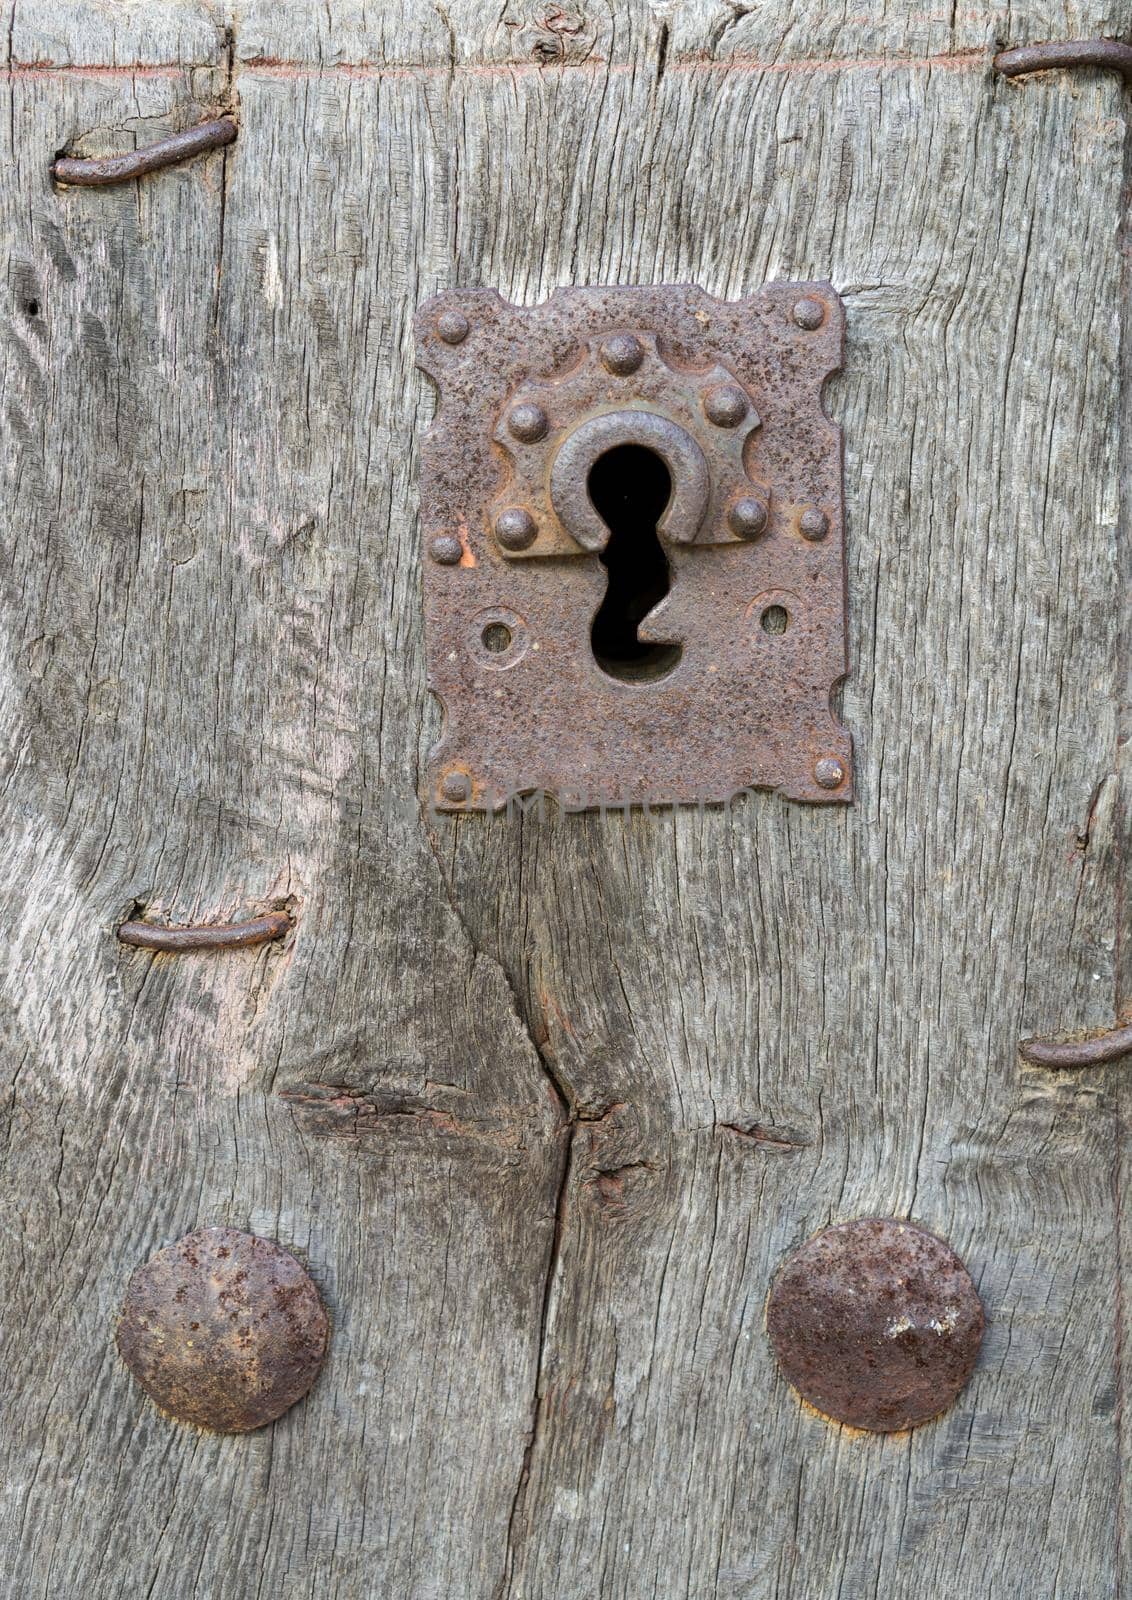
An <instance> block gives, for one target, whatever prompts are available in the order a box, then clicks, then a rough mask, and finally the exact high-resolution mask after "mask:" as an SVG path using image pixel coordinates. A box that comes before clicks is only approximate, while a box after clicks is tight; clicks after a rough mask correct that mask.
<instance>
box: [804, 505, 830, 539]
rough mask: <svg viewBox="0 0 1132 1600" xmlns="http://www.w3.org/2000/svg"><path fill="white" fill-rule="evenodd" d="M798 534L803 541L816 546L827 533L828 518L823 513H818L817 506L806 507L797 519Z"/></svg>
mask: <svg viewBox="0 0 1132 1600" xmlns="http://www.w3.org/2000/svg"><path fill="white" fill-rule="evenodd" d="M798 532H799V533H800V534H801V535H802V538H803V539H808V540H809V541H810V543H811V544H816V543H817V542H818V540H819V539H824V538H825V536H826V534H827V533H828V532H829V518H828V517H827V516H826V514H825V512H824V511H819V510H818V508H817V506H807V507H806V509H805V510H804V511H803V512H802V515H801V516H800V517H799V518H798Z"/></svg>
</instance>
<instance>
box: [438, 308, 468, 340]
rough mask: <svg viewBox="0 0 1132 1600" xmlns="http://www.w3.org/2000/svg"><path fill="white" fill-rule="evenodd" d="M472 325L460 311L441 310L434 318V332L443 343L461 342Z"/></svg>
mask: <svg viewBox="0 0 1132 1600" xmlns="http://www.w3.org/2000/svg"><path fill="white" fill-rule="evenodd" d="M471 328H472V325H471V323H470V322H469V321H468V319H467V317H465V316H464V315H463V313H462V312H460V311H442V312H441V313H440V315H439V316H438V317H437V319H436V332H437V334H438V336H439V337H440V338H441V339H443V340H444V343H445V344H463V342H464V340H465V339H466V338H467V337H468V334H469V333H470V332H471Z"/></svg>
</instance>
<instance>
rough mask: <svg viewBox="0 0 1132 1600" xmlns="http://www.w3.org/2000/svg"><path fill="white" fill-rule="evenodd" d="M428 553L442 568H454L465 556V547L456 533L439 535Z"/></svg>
mask: <svg viewBox="0 0 1132 1600" xmlns="http://www.w3.org/2000/svg"><path fill="white" fill-rule="evenodd" d="M428 553H429V555H430V556H431V557H432V559H433V560H434V561H439V563H440V565H441V566H442V567H454V566H455V565H456V563H457V562H458V561H459V560H460V557H461V556H462V555H463V554H464V546H463V545H462V544H461V543H460V541H459V539H457V537H456V535H455V534H454V533H438V534H437V536H436V538H435V539H434V540H433V541H432V543H431V544H430V545H429V547H428Z"/></svg>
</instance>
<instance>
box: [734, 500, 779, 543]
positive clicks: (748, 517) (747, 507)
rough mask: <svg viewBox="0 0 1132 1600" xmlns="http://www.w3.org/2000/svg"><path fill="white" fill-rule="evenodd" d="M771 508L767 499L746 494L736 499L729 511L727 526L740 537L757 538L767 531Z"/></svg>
mask: <svg viewBox="0 0 1132 1600" xmlns="http://www.w3.org/2000/svg"><path fill="white" fill-rule="evenodd" d="M769 516H770V509H769V507H768V506H767V503H766V501H765V500H760V499H758V498H757V496H755V495H751V494H745V495H742V496H740V498H739V499H738V500H736V502H735V504H734V505H733V506H732V507H731V509H730V511H729V512H728V513H727V526H728V527H729V528H730V529H731V532H732V533H734V534H736V535H737V536H738V537H739V538H740V539H757V538H758V536H759V534H760V533H763V532H765V530H766V525H767V519H768V517H769Z"/></svg>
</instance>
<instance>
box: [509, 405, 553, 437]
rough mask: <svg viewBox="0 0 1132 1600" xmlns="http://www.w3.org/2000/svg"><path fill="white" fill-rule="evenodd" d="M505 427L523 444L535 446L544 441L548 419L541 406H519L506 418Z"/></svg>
mask: <svg viewBox="0 0 1132 1600" xmlns="http://www.w3.org/2000/svg"><path fill="white" fill-rule="evenodd" d="M507 427H508V429H509V431H510V433H511V434H512V436H513V437H514V438H516V439H519V440H521V441H522V443H523V444H537V443H538V441H539V440H540V439H545V437H546V430H547V429H548V428H549V427H550V419H549V418H548V416H547V414H546V412H545V411H544V410H543V409H542V407H541V406H531V405H519V406H516V407H515V408H514V410H513V411H512V412H511V414H510V416H509V417H508V418H507Z"/></svg>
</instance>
